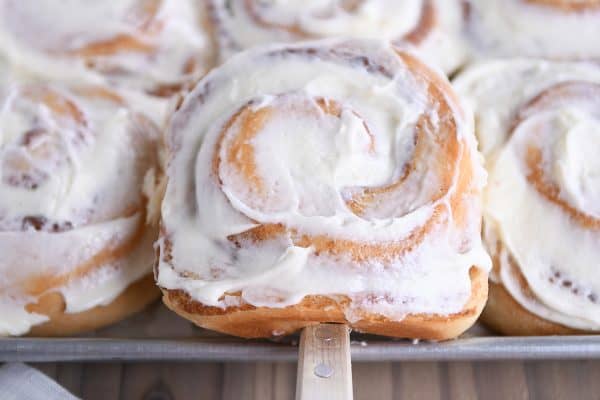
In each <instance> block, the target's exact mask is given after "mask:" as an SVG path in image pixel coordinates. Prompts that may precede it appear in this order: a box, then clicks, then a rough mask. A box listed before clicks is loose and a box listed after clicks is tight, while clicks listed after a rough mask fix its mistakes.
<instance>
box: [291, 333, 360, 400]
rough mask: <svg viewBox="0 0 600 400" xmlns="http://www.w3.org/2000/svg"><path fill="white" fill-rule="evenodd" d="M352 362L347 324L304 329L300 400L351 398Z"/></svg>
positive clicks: (299, 382) (301, 338)
mask: <svg viewBox="0 0 600 400" xmlns="http://www.w3.org/2000/svg"><path fill="white" fill-rule="evenodd" d="M350 361H351V360H350V329H349V328H348V327H347V326H346V325H341V324H320V325H314V326H309V327H306V328H304V330H303V331H302V335H301V337H300V353H299V358H298V379H297V383H296V400H308V399H311V400H319V399H327V400H330V399H331V400H333V399H339V400H351V399H352V367H351V362H350Z"/></svg>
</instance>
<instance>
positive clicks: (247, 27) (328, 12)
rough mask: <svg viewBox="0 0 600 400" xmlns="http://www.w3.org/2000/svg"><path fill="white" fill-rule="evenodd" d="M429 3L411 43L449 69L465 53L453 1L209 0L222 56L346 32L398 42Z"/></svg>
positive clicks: (416, 23) (426, 56) (459, 17)
mask: <svg viewBox="0 0 600 400" xmlns="http://www.w3.org/2000/svg"><path fill="white" fill-rule="evenodd" d="M428 1H430V2H431V4H432V6H433V10H434V19H435V22H434V26H433V28H432V30H431V31H430V32H429V33H428V34H427V35H426V36H425V38H424V40H423V41H422V42H419V43H415V44H416V47H417V49H418V51H419V52H420V53H421V55H422V56H423V58H424V59H425V60H426V61H428V62H429V63H431V64H433V65H436V66H439V67H440V68H442V69H443V70H444V71H445V72H451V71H453V70H455V69H456V68H458V67H459V66H460V65H461V64H462V62H463V61H464V58H465V53H466V52H465V48H464V45H463V42H462V39H461V37H460V34H461V30H462V27H463V25H462V21H463V19H462V14H461V9H460V4H459V2H458V1H447V0H407V1H401V2H399V1H397V0H359V1H357V2H355V3H356V6H355V7H353V8H348V6H347V5H344V4H345V3H348V2H346V1H344V0H308V1H307V0H269V1H258V0H253V1H250V2H248V1H246V0H209V4H210V5H211V7H212V10H213V15H214V18H215V22H216V25H217V27H216V29H215V31H216V32H217V34H218V35H219V37H218V40H219V42H220V44H221V47H222V54H221V56H222V58H226V57H228V56H229V55H230V54H232V53H233V52H236V51H238V50H240V49H244V48H248V47H251V46H255V45H258V44H265V43H274V42H294V41H298V40H306V39H317V38H327V37H348V36H352V37H363V38H374V39H384V40H391V41H398V40H401V39H403V38H404V37H405V36H406V35H408V34H409V33H410V32H412V31H413V30H415V28H416V27H417V26H418V25H419V22H420V20H421V15H422V12H423V9H424V6H425V4H426V3H427V2H428ZM248 4H250V7H253V8H250V9H249V8H248ZM351 7H352V6H351ZM253 10H254V11H256V12H257V13H258V14H259V15H260V19H261V20H262V23H261V20H257V19H256V18H255V15H253ZM290 28H292V29H291V30H290Z"/></svg>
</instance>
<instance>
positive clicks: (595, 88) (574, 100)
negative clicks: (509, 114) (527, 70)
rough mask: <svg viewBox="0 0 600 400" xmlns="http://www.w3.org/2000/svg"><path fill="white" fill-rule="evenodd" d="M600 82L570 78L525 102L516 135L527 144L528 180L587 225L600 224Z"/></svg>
mask: <svg viewBox="0 0 600 400" xmlns="http://www.w3.org/2000/svg"><path fill="white" fill-rule="evenodd" d="M594 94H600V85H597V84H591V83H586V82H567V83H561V84H558V85H555V86H553V87H551V88H549V89H547V90H546V91H544V92H542V93H541V94H539V95H538V96H537V97H536V98H534V99H533V100H532V101H530V102H529V103H528V104H527V105H525V107H523V108H522V109H521V110H520V112H519V116H518V118H517V125H516V129H515V132H514V134H515V135H516V140H517V141H520V140H523V141H524V144H525V151H526V154H525V159H526V164H527V168H528V169H529V173H528V180H529V181H530V182H531V183H532V184H533V185H534V186H535V187H536V189H537V190H538V192H540V193H541V194H542V195H543V196H545V197H546V198H548V199H549V200H550V201H552V202H554V203H555V204H557V205H559V206H560V207H562V208H564V209H565V210H567V211H569V212H570V213H571V214H572V216H573V217H574V218H575V219H576V220H577V221H579V222H580V223H581V224H583V225H584V226H588V227H598V226H600V221H599V220H598V218H599V217H600V161H599V159H598V157H597V149H598V148H599V147H600V103H598V101H594V99H596V98H597V97H594Z"/></svg>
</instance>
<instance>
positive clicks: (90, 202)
mask: <svg viewBox="0 0 600 400" xmlns="http://www.w3.org/2000/svg"><path fill="white" fill-rule="evenodd" d="M3 78H4V77H3ZM87 90H96V89H90V88H87V89H83V88H68V87H65V86H59V85H49V84H46V85H43V84H38V83H21V82H18V81H14V80H12V79H6V80H5V79H2V82H1V83H0V254H2V257H0V310H2V311H1V312H0V315H1V317H0V335H6V334H11V335H18V334H23V333H26V332H27V331H28V330H29V328H30V327H31V326H32V325H34V324H37V323H40V322H43V321H44V320H45V319H46V318H45V317H44V316H40V315H36V314H33V313H29V312H27V311H26V309H25V306H26V305H27V304H30V303H35V302H36V300H37V298H38V297H37V296H39V295H42V294H43V293H36V294H35V295H34V294H31V292H30V290H31V285H32V282H35V281H40V280H45V279H47V280H48V281H52V280H53V279H54V278H55V277H65V276H68V275H69V274H74V273H75V271H77V270H78V268H81V266H82V265H84V264H85V263H86V262H88V261H89V260H90V259H92V258H93V257H94V256H96V255H97V254H99V253H101V252H102V251H111V250H115V249H118V248H119V247H120V246H123V244H124V243H128V242H131V241H134V240H136V241H137V240H139V239H137V238H136V236H135V235H136V233H137V232H139V230H140V229H141V226H142V225H143V224H144V223H145V221H144V220H142V217H143V215H144V214H145V213H144V212H143V211H142V207H143V206H144V201H143V200H142V195H141V192H142V183H143V180H144V175H145V174H146V171H147V170H148V169H149V168H152V167H153V166H154V164H155V163H156V154H155V141H156V139H157V134H158V132H157V129H156V127H155V126H154V125H153V124H152V123H151V122H150V121H149V120H147V119H146V118H145V117H142V116H140V115H138V114H136V113H134V112H132V111H130V110H128V108H127V105H126V103H124V102H123V100H122V99H121V100H119V98H118V97H114V98H113V97H102V96H97V95H95V94H91V93H88V92H86V91H87ZM95 93H97V92H95ZM102 93H106V92H102ZM112 96H114V94H112ZM52 99H54V100H52ZM52 104H58V106H57V108H54V109H53V106H52ZM64 110H67V111H66V112H63V111H64ZM32 132H33V134H32ZM28 136H30V139H29V142H27V140H28V139H27V138H28ZM26 142H27V143H28V144H27V143H26ZM136 188H137V190H136ZM32 221H33V222H32ZM36 226H37V228H36ZM150 231H151V230H149V232H150ZM149 235H150V236H148V235H146V236H147V237H146V239H145V241H144V242H143V243H142V244H140V245H139V246H138V247H136V248H134V249H132V250H131V251H130V252H128V255H127V256H126V257H121V258H119V259H116V260H113V261H109V262H108V263H107V264H106V265H104V266H101V267H99V268H98V267H96V268H94V269H93V270H92V271H91V272H90V273H85V274H82V275H81V274H79V275H81V276H79V275H78V276H77V277H72V278H69V279H67V281H66V283H65V284H60V285H58V286H57V285H50V289H49V290H50V291H59V292H61V293H62V294H63V296H64V298H65V302H66V311H67V312H80V311H85V310H88V309H90V308H92V307H94V306H97V305H99V304H107V303H109V302H110V301H112V300H113V299H114V298H115V297H116V296H118V295H119V294H120V293H121V292H122V290H123V289H124V288H126V287H127V286H128V285H129V284H131V283H132V282H134V281H135V280H137V279H139V278H140V277H142V276H143V275H144V274H147V273H149V272H150V270H151V267H152V259H153V251H152V233H151V232H150V233H149ZM136 243H137V242H136Z"/></svg>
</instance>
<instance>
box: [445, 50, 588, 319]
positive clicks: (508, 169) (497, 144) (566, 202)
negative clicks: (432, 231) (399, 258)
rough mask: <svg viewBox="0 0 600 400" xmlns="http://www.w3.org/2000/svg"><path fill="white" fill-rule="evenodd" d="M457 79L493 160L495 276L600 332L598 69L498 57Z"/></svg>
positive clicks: (543, 310) (545, 312)
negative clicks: (501, 60)
mask: <svg viewBox="0 0 600 400" xmlns="http://www.w3.org/2000/svg"><path fill="white" fill-rule="evenodd" d="M456 86H457V88H458V90H459V92H462V93H463V94H464V95H465V97H466V98H468V99H469V101H470V102H472V104H473V105H474V106H475V107H476V108H475V109H476V120H477V123H478V126H477V128H476V132H477V133H478V135H479V136H480V138H481V144H482V149H483V151H484V153H485V155H486V156H487V159H488V165H487V166H488V170H489V173H490V177H489V184H488V188H487V190H486V194H485V201H484V209H485V213H484V216H485V218H484V219H485V224H486V237H487V238H486V240H487V242H488V243H489V245H490V248H491V249H492V250H493V253H495V254H493V256H494V257H495V259H496V260H497V265H496V270H495V273H494V275H493V276H494V280H495V281H496V282H499V283H501V284H502V285H503V286H504V287H505V288H506V289H507V290H508V291H509V293H510V294H511V295H512V296H513V297H514V299H515V300H517V301H518V302H519V303H520V304H521V305H522V306H523V307H525V308H526V309H527V310H528V311H530V312H532V313H533V314H535V315H537V316H540V317H542V318H544V319H547V320H550V321H553V322H556V323H559V324H562V325H564V326H567V327H571V328H575V329H585V330H598V329H600V318H599V317H598V316H599V315H600V313H599V310H600V309H599V307H600V301H599V300H598V295H599V293H600V274H598V273H597V271H596V269H597V268H596V266H597V262H598V259H599V258H600V235H599V233H600V231H599V229H600V208H599V207H598V204H600V203H599V201H600V179H599V177H600V164H599V163H598V160H597V157H596V154H597V151H598V149H599V148H600V69H599V68H597V66H595V65H592V64H584V63H580V64H576V63H571V64H570V63H550V62H542V61H513V62H508V61H507V62H492V63H486V64H482V65H479V66H476V67H474V68H472V69H471V70H468V71H467V72H466V73H465V75H464V76H462V77H460V78H459V79H458V80H457V82H456Z"/></svg>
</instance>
